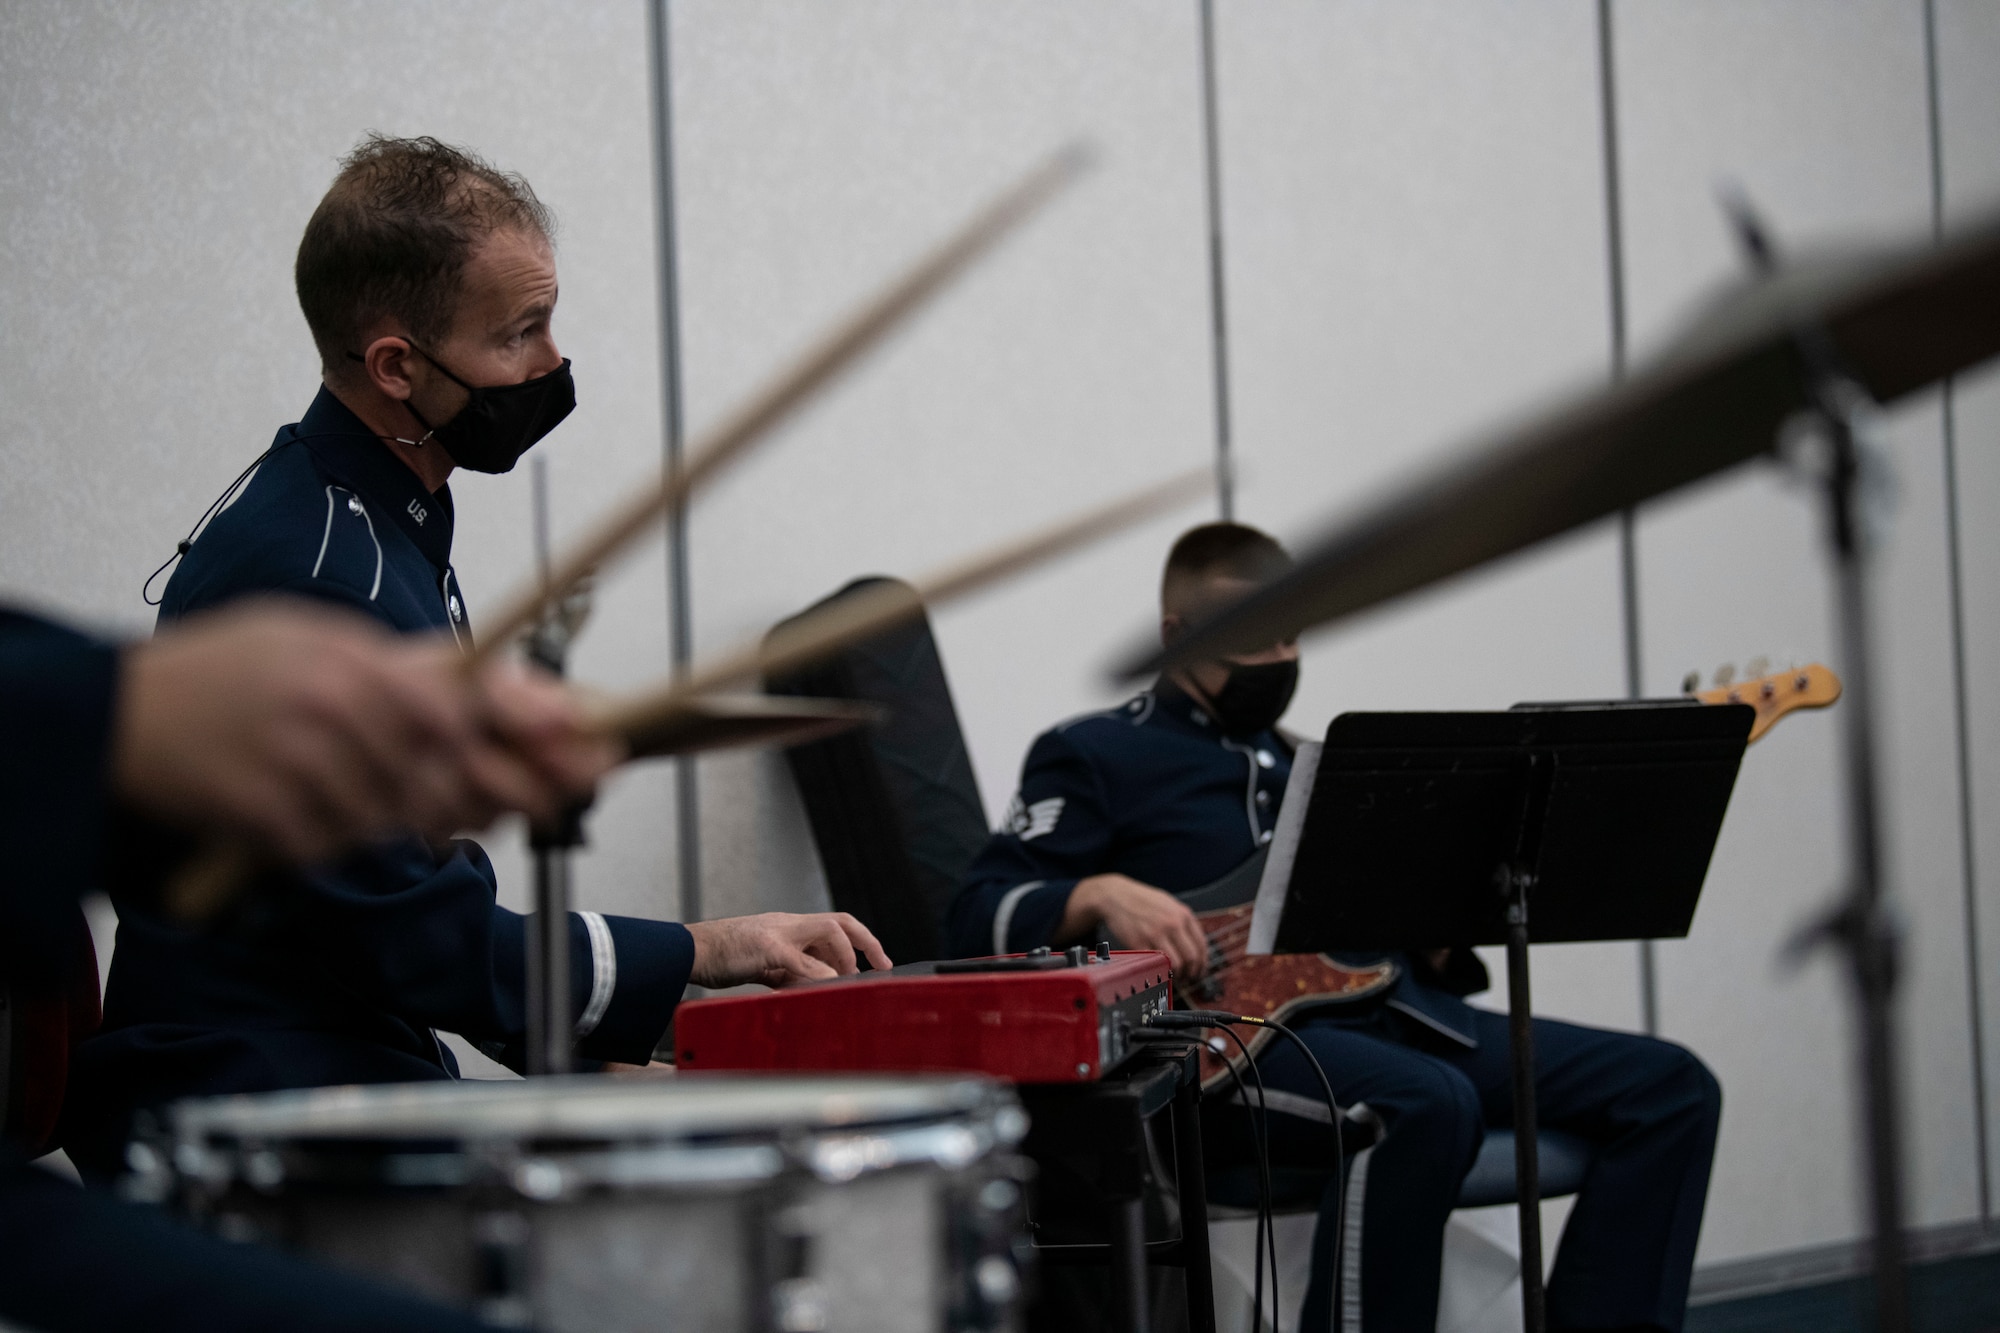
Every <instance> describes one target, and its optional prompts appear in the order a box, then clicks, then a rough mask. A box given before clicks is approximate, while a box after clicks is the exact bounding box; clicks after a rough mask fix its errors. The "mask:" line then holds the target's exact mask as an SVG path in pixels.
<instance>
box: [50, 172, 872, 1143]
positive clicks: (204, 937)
mask: <svg viewBox="0 0 2000 1333" xmlns="http://www.w3.org/2000/svg"><path fill="white" fill-rule="evenodd" d="M550 231H551V222H550V218H549V215H548V213H547V211H546V209H545V208H544V206H543V205H542V203H541V202H540V201H539V200H538V199H537V198H536V197H535V195H534V192H533V191H532V190H531V189H530V188H529V187H528V184H527V182H525V181H524V180H522V179H521V178H520V177H518V176H514V175H510V174H507V173H503V172H499V171H496V170H494V169H493V168H491V167H489V166H487V165H486V164H485V163H483V162H481V161H479V160H478V159H477V158H475V157H473V156H471V155H470V154H467V153H464V152H461V151H459V150H457V149H454V148H451V147H449V146H447V145H444V144H440V143H438V142H436V141H435V140H431V139H415V140H401V139H384V138H379V137H375V138H370V139H369V140H367V141H365V142H364V143H363V144H362V145H361V146H360V147H359V148H357V149H356V150H355V152H354V153H353V154H352V155H350V156H349V158H348V159H347V160H346V161H345V162H344V163H343V165H342V168H341V171H340V173H339V174H338V176H337V177H336V179H335V181H334V183H333V186H332V188H331V189H330V190H329V191H328V192H327V195H326V197H325V199H324V200H322V201H321V203H320V205H319V207H318V209H317V210H316V211H315V212H314V214H313V216H312V219H311V221H310V222H309V223H308V224H307V227H306V231H305V236H304V239H303V240H302V242H301V244H300V246H299V254H298V261H297V269H296V279H297V285H298V293H299V302H300V305H301V307H302V308H303V310H304V313H305V317H306V323H307V324H308V326H309V327H310V328H311V330H312V335H313V339H314V341H315V342H316V344H317V345H318V348H319V353H320V360H321V366H322V372H323V379H324V383H323V385H322V387H321V389H320V391H319V394H318V396H317V397H316V398H315V399H314V400H313V402H312V404H311V406H310V407H309V408H308V409H307V410H306V413H305V415H304V417H303V418H301V419H300V420H299V421H298V422H297V423H295V424H293V425H289V426H286V427H284V428H282V429H281V430H279V432H278V434H277V438H276V440H275V441H274V442H273V444H272V446H271V448H270V450H269V451H268V452H267V453H266V454H265V455H264V457H263V459H262V461H261V466H259V467H258V468H257V470H256V473H255V475H254V476H253V477H252V478H251V479H250V480H249V482H248V484H247V485H246V486H245V487H244V489H243V491H242V493H241V495H240V496H238V497H237V498H236V500H235V502H234V503H233V504H230V505H228V507H226V508H224V509H222V510H221V512H220V513H218V514H217V515H216V516H215V518H214V520H213V521H212V522H211V523H210V524H209V525H208V526H207V527H206V528H205V529H204V530H203V531H202V532H201V534H200V536H199V537H198V538H196V539H195V540H194V541H193V543H192V545H191V546H189V547H188V548H187V549H186V551H185V552H184V555H183V558H182V560H181V562H180V565H179V568H177V569H176V570H175V571H174V574H173V577H172V579H171V580H170V581H169V582H168V584H167V588H166V592H165V595H164V599H163V602H162V604H161V608H160V621H161V623H162V624H163V625H165V624H170V623H172V622H174V621H176V620H178V619H180V618H181V617H183V616H188V615H192V614H194V613H196V612H199V611H201V610H203V609H204V608H209V607H214V606H218V605H223V604H226V603H228V602H230V601H232V600H234V599H237V598H240V597H244V596H246V595H251V594H269V593H284V594H292V595H296V596H302V597H308V598H313V599H317V600H319V601H322V602H331V603H333V604H336V605H339V606H342V607H346V608H349V609H351V610H353V611H356V612H359V613H361V614H363V615H366V616H370V617H373V618H374V619H376V620H377V621H379V622H381V623H383V624H385V625H387V626H388V627H390V628H391V629H394V630H398V631H402V632H406V633H417V634H425V635H431V636H449V637H451V638H455V639H456V640H457V641H458V642H459V643H460V644H461V645H468V644H469V643H470V642H471V635H472V633H473V626H472V620H471V616H470V612H469V611H468V609H467V607H466V603H465V598H464V595H463V593H462V592H461V591H460V589H459V586H458V579H457V575H456V573H455V572H454V570H453V568H452V564H451V545H452V527H453V520H454V512H453V505H452V495H451V491H450V488H449V486H448V485H447V484H446V483H447V478H449V476H450V475H451V473H452V471H453V469H454V468H457V467H466V468H471V469H473V470H475V471H482V472H506V471H508V470H509V469H511V468H512V467H513V466H514V464H515V462H516V461H517V460H518V459H519V458H520V456H521V455H522V454H523V453H524V452H526V451H527V449H528V448H530V447H531V446H532V445H533V444H535V442H536V441H538V440H540V439H541V438H542V437H543V436H545V435H546V434H547V433H548V432H549V431H550V430H552V429H554V427H555V426H556V425H557V424H558V423H559V422H561V421H562V420H563V418H564V417H565V416H567V415H568V413H569V411H570V410H571V408H572V407H573V406H574V405H575V389H574V385H573V383H572V381H571V378H570V363H569V361H568V360H567V359H566V358H564V357H563V356H562V354H561V353H560V352H559V351H558V350H557V348H556V343H555V339H554V336H553V333H552V319H553V316H554V313H555V305H556V269H555V259H554V254H553V251H552V249H551V247H550V242H549V235H550ZM495 893H496V887H495V881H494V872H493V867H492V865H491V864H490V863H489V862H488V860H487V858H486V854H485V853H484V852H483V851H482V850H481V849H480V848H479V846H478V845H477V844H476V843H473V842H469V841H457V842H450V843H446V844H433V843H431V842H429V841H426V840H423V839H418V838H405V839H403V840H400V841H396V842H391V843H385V844H381V845H378V846H374V847H371V848H369V849H367V850H365V851H362V852H357V853H353V854H350V855H349V856H348V857H346V858H345V859H343V860H341V861H339V862H338V863H333V864H327V865H322V866H318V867H315V868H313V869H310V870H308V871H307V872H305V873H304V874H301V875H294V876H291V877H290V882H289V883H288V885H286V886H285V888H284V890H283V891H282V892H279V893H276V894H274V895H273V896H272V901H273V903H274V906H273V907H272V908H271V909H270V910H268V911H264V912H261V913H258V914H256V915H255V916H254V917H253V918H250V919H245V920H243V921H241V922H239V923H237V927H236V928H235V929H234V930H232V931H230V932H215V933H208V934H200V935H196V934H191V933H189V932H187V931H184V930H181V929H179V928H177V927H175V926H173V925H172V924H169V923H167V922H164V921H162V920H160V919H159V918H157V917H156V916H153V915H151V914H148V913H146V912H143V911H136V910H135V911H126V910H125V904H122V903H121V904H120V923H119V933H118V945H117V950H116V952H115V954H114V958H113V963H112V968H111V976H110V981H109V984H108V987H107V990H106V996H105V1006H104V1029H103V1031H102V1032H101V1033H100V1034H99V1035H98V1036H97V1037H95V1038H93V1039H92V1040H91V1041H89V1042H87V1043H86V1044H85V1045H84V1046H83V1048H82V1049H81V1051H80V1052H79V1057H78V1061H77V1065H76V1069H75V1075H74V1078H73V1081H72V1085H71V1097H70V1108H69V1111H68V1112H67V1113H66V1117H65V1119H66V1126H65V1130H64V1139H65V1142H66V1143H68V1144H69V1145H70V1151H71V1154H72V1156H74V1157H75V1158H76V1159H77V1161H78V1164H79V1166H81V1167H82V1168H83V1169H84V1170H85V1171H86V1172H87V1173H96V1174H109V1173H112V1172H115V1171H116V1170H117V1169H118V1164H119V1161H120V1152H121V1145H122V1143H123V1141H124V1139H125V1137H126V1135H127V1133H128V1132H129V1127H130V1125H131V1123H132V1121H133V1117H134V1115H135V1114H136V1113H137V1112H139V1111H141V1110H143V1109H145V1108H147V1107H151V1106H157V1105H160V1104H163V1103H166V1102H169V1101H172V1100H174V1099H176V1098H179V1097H184V1096H188V1095H190V1094H197V1093H220V1092H256V1091H268V1090H275V1089H280V1088H296V1087H315V1086H322V1085H328V1084H339V1083H382V1082H401V1081H411V1080H420V1079H440V1078H451V1077H455V1076H456V1073H457V1069H456V1064H455V1062H454V1060H453V1058H452V1056H451V1054H450V1052H449V1051H448V1050H447V1049H446V1047H445V1046H444V1044H443V1043H442V1042H441V1041H440V1040H439V1038H438V1037H437V1035H436V1031H447V1032H456V1033H460V1034H462V1035H464V1036H465V1037H467V1038H468V1039H470V1040H472V1041H474V1042H476V1043H478V1044H479V1045H480V1046H481V1048H482V1049H484V1050H486V1051H488V1052H489V1053H490V1054H492V1055H494V1056H495V1057H496V1058H498V1059H501V1060H503V1061H505V1062H508V1063H510V1064H513V1065H515V1066H516V1067H519V1064H520V1063H521V1061H522V1059H523V1057H524V1042H525V1028H526V1023H527V1018H526V999H525V987H526V980H525V973H526V931H525V919H524V918H523V917H521V916H520V915H518V914H516V913H513V912H510V911H507V910H505V909H503V908H501V907H499V906H498V905H497V903H496V901H495ZM569 924H570V947H571V961H570V976H571V978H572V988H573V993H572V996H571V1000H572V1009H571V1012H573V1013H575V1014H576V1015H578V1020H577V1025H576V1050H577V1052H578V1054H579V1055H581V1056H582V1057H584V1058H586V1059H592V1060H602V1061H621V1062H627V1063H641V1064H642V1063H644V1062H646V1061H647V1060H648V1059H649V1058H650V1057H651V1055H652V1053H653V1050H654V1047H655V1044H656V1043H657V1042H658V1041H659V1040H660V1038H661V1036H662V1034H663V1033H664V1031H665V1029H666V1026H667V1023H668V1021H669V1019H670V1018H671V1016H672V1014H673V1010H674V1006H675V1004H676V1003H678V1001H679V999H680V996H681V993H682V990H683V988H684V987H685V986H687V985H688V984H689V982H690V981H693V982H695V983H697V984H702V985H731V984H736V983H739V982H745V981H765V982H771V983H774V984H775V983H779V982H782V981H784V980H786V979H792V978H810V977H825V976H833V975H835V974H837V973H840V972H852V971H854V970H855V966H856V964H855V956H856V953H857V951H860V952H864V953H866V954H867V956H868V957H869V959H870V961H871V962H872V963H873V964H874V965H875V966H878V967H882V966H887V965H888V960H887V958H886V957H885V956H883V954H882V951H881V947H880V945H879V944H877V943H876V941H875V939H874V937H873V936H872V935H870V934H869V933H868V931H867V930H866V929H865V928H864V927H862V926H861V924H860V923H859V922H857V921H855V920H854V919H853V918H852V917H849V916H847V915H845V914H842V913H823V914H815V915H803V916H795V915H790V914H785V913H770V914H766V915H763V916H756V917H742V918H735V919H732V920H724V921H710V922H703V923H698V924H695V925H692V926H683V925H679V924H676V923H673V922H667V921H652V920H642V919H637V918H630V917H613V916H603V915H600V914H598V913H595V912H576V913H572V914H571V918H570V923H569Z"/></svg>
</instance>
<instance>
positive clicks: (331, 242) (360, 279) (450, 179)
mask: <svg viewBox="0 0 2000 1333" xmlns="http://www.w3.org/2000/svg"><path fill="white" fill-rule="evenodd" d="M507 229H517V230H521V231H525V232H529V233H532V234H534V235H537V236H540V237H541V238H542V239H544V240H553V239H554V236H555V219H554V217H552V216H551V215H550V213H549V210H548V208H547V207H546V206H545V205H544V204H543V203H542V201H541V200H540V199H537V198H536V197H535V191H534V189H533V188H532V187H531V186H529V184H528V182H527V181H525V180H523V179H522V178H521V177H520V176H518V175H515V174H514V173H513V172H511V171H501V170H498V169H497V168H495V167H493V166H491V165H489V164H488V163H486V162H484V161H482V160H481V159H480V158H479V157H478V156H477V155H476V154H473V153H470V152H467V151H466V150H465V149H463V148H454V147H452V146H451V145H450V144H446V143H439V142H438V141H437V140H436V139H432V138H429V137H424V138H419V139H391V138H388V137H386V136H384V135H380V134H370V135H369V136H368V137H367V138H365V139H363V140H362V141H361V142H360V144H358V145H357V146H356V147H355V149H354V151H353V152H351V153H349V154H348V155H347V156H346V157H345V158H343V159H341V163H340V174H339V175H337V176H335V177H334V178H333V184H332V186H330V187H329V188H328V189H327V192H326V197H325V198H324V199H322V200H320V201H319V207H318V208H316V209H314V210H313V215H312V220H311V221H309V222H308V223H306V234H305V236H304V238H303V239H302V240H300V242H299V257H298V262H297V264H296V265H295V266H294V267H293V270H292V276H293V279H294V280H295V281H296V283H297V284H298V291H299V308H300V309H301V310H303V311H304V312H305V316H306V324H307V326H308V327H310V328H311V329H312V335H313V341H314V342H315V343H317V344H318V345H319V356H320V364H321V365H322V366H324V367H325V368H326V369H328V370H332V369H334V368H336V367H338V366H340V365H341V364H342V362H343V359H344V358H345V356H346V354H347V353H348V352H358V351H360V350H361V349H360V348H359V347H357V346H356V345H355V344H356V343H357V342H358V341H359V340H360V336H361V330H362V329H364V328H366V327H367V326H368V325H369V324H371V323H373V322H374V321H376V320H377V319H380V318H382V317H383V316H384V315H391V316H394V317H395V318H397V319H399V320H401V321H402V322H403V324H404V325H405V326H406V327H408V329H409V330H410V333H411V335H412V336H414V337H416V338H418V339H420V340H424V341H427V342H430V343H432V344H433V345H434V344H436V343H437V342H440V341H442V340H443V339H444V338H445V337H447V336H448V335H449V334H450V333H451V326H452V323H453V321H454V320H455V319H456V318H457V316H458V303H459V296H460V292H459V286H460V279H461V276H462V275H463V273H464V271H465V265H466V262H467V261H468V260H469V259H470V258H471V256H472V251H473V249H474V248H475V247H476V246H477V245H478V244H479V243H480V242H481V241H483V240H485V239H486V238H487V237H488V236H490V235H492V234H493V233H494V232H496V231H501V230H507Z"/></svg>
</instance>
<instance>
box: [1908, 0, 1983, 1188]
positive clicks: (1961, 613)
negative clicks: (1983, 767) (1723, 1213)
mask: <svg viewBox="0 0 2000 1333" xmlns="http://www.w3.org/2000/svg"><path fill="white" fill-rule="evenodd" d="M1939 85H1940V79H1939V70H1938V55H1937V0H1924V91H1925V102H1926V110H1927V111H1928V113H1929V128H1930V155H1931V163H1930V166H1931V234H1932V236H1933V237H1941V236H1942V235H1943V234H1944V115H1943V106H1942V95H1941V89H1940V86H1939ZM1955 387H1956V386H1955V385H1954V383H1953V381H1951V380H1949V379H1947V380H1946V381H1945V382H1944V393H1943V400H1942V402H1941V403H1940V407H1941V409H1942V412H1943V417H1942V422H1941V425H1942V434H1943V444H1944V541H1945V584H1946V591H1947V593H1948V594H1949V596H1948V601H1949V603H1950V606H1951V684H1952V713H1953V720H1954V722H1955V723H1956V727H1955V728H1954V730H1955V732H1956V738H1957V743H1958V836H1959V866H1960V873H1961V876H1962V881H1961V891H1962V893H1963V897H1964V911H1965V986H1966V1007H1967V1011H1968V1014H1969V1017H1970V1018H1971V1040H1972V1107H1973V1134H1974V1142H1975V1144H1976V1145H1977V1156H1978V1169H1979V1220H1980V1221H1981V1222H1984V1223H1989V1224H1990V1223H1991V1222H1992V1220H1993V1194H1992V1164H1991V1158H1990V1150H1989V1146H1988V1143H1987V1124H1986V1035H1985V1015H1984V1012H1983V1010H1984V1008H1985V1000H1984V997H1983V995H1982V992H1981V987H1980V985H1979V877H1978V873H1977V869H1978V867H1977V863H1976V861H1975V860H1974V851H1975V846H1974V837H1975V832H1974V824H1973V809H1972V734H1971V723H1970V720H1969V718H1968V717H1967V713H1968V708H1967V695H1966V671H1965V591H1964V582H1963V567H1962V565H1961V562H1960V551H1959V539H1958V530H1959V523H1958V411H1957V407H1958V404H1957V395H1956V393H1955V392H1954V390H1955Z"/></svg>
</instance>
